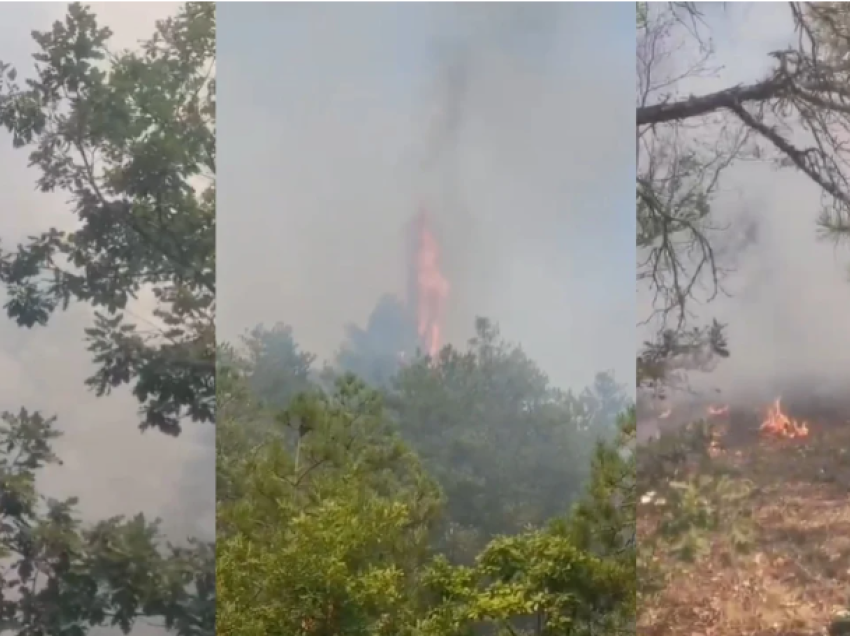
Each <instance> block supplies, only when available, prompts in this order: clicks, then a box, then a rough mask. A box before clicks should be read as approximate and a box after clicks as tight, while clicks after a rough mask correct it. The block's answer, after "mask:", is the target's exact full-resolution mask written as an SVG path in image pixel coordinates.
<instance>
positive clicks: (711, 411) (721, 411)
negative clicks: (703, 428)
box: [706, 404, 729, 417]
mask: <svg viewBox="0 0 850 636" xmlns="http://www.w3.org/2000/svg"><path fill="white" fill-rule="evenodd" d="M706 413H708V415H709V416H710V417H724V416H726V415H729V405H728V404H726V405H724V406H711V405H710V406H709V407H708V408H707V409H706Z"/></svg>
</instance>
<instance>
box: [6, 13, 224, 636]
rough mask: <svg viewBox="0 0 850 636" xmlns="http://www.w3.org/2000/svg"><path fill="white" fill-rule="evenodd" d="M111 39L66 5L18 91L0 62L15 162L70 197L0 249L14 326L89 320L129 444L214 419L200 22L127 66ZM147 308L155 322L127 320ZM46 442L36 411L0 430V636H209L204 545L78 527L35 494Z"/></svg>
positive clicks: (194, 16) (211, 30)
mask: <svg viewBox="0 0 850 636" xmlns="http://www.w3.org/2000/svg"><path fill="white" fill-rule="evenodd" d="M110 36H111V33H110V31H109V29H107V28H104V27H101V26H99V24H98V22H97V19H96V16H95V14H94V13H93V12H92V11H91V9H89V8H87V7H85V6H83V5H80V4H77V3H74V4H71V5H69V8H68V12H67V15H66V17H65V19H64V20H62V21H57V22H56V23H54V25H53V27H52V29H50V30H49V31H45V32H34V33H33V38H34V39H35V41H36V44H37V46H38V52H37V53H36V54H35V55H34V60H35V65H34V73H32V74H30V76H29V77H26V78H25V79H19V76H18V73H17V71H16V69H14V68H12V67H10V66H9V65H8V64H4V63H2V62H0V124H1V125H2V126H3V127H4V128H5V129H6V130H7V131H8V132H9V133H10V135H11V142H12V145H13V146H14V147H15V148H22V149H28V150H29V160H30V165H31V166H32V167H34V168H35V169H36V170H37V171H38V172H39V174H40V176H39V177H38V179H37V186H38V188H39V189H40V190H41V191H42V192H61V193H63V194H65V195H67V200H68V204H69V206H70V210H71V214H70V215H69V218H68V219H67V220H66V221H65V222H64V223H63V224H62V225H63V227H64V228H66V229H58V228H49V229H45V230H44V231H42V232H40V233H38V234H37V235H35V236H32V237H29V238H27V239H26V240H25V241H23V242H22V243H20V244H18V245H17V247H15V248H10V246H9V245H10V243H12V242H11V241H5V245H4V246H3V249H2V250H0V281H2V283H3V284H4V285H5V291H6V298H7V301H6V305H5V309H6V311H7V314H8V316H9V317H10V318H11V319H13V320H15V321H16V322H17V323H18V324H19V325H21V326H24V327H28V328H34V327H38V326H43V325H46V324H47V323H48V322H49V320H50V317H51V315H52V314H53V312H54V311H56V310H57V309H59V308H67V307H68V305H69V304H70V303H71V302H81V303H85V304H87V305H89V306H91V307H94V308H95V310H96V313H95V319H94V323H93V324H92V325H91V326H90V327H89V328H88V329H86V332H85V338H86V340H87V342H88V345H89V351H90V352H91V354H92V358H93V361H94V362H95V364H96V365H97V370H96V372H95V374H94V375H93V376H92V377H91V378H89V379H88V380H87V385H88V386H89V387H90V388H92V389H94V390H95V392H96V393H97V394H98V395H105V394H107V393H109V391H110V390H111V389H112V388H114V387H118V386H121V385H124V384H132V389H133V393H134V395H135V397H136V398H137V400H138V402H139V404H140V406H141V410H142V413H143V421H142V428H149V427H153V428H156V429H159V430H161V431H163V432H166V433H169V434H175V435H176V434H177V433H179V431H180V424H181V420H185V419H186V418H190V419H193V420H197V421H202V422H212V421H213V420H214V418H215V403H214V398H215V396H214V375H213V374H214V370H215V369H214V355H215V351H214V305H215V261H214V256H215V244H214V237H215V184H214V176H215V130H214V122H215V80H214V61H215V58H214V55H215V10H214V6H213V5H210V4H200V3H197V4H193V3H189V4H187V5H184V6H183V7H182V8H181V9H180V10H179V12H178V13H177V15H176V16H175V17H173V18H169V19H167V20H163V21H161V22H159V23H158V24H157V27H156V33H155V34H154V35H153V37H152V38H150V39H149V40H148V41H147V42H146V43H144V44H143V46H142V49H141V51H138V52H130V51H120V52H116V51H111V50H110V49H109V40H110ZM12 212H14V211H12ZM18 213H22V212H20V211H18ZM67 228H73V229H67ZM144 294H148V295H150V296H151V297H152V298H153V300H154V304H155V309H154V318H153V320H145V319H142V318H140V317H139V316H135V315H134V314H133V313H132V312H131V310H130V309H129V308H128V304H129V303H130V301H131V300H135V299H137V298H139V297H141V296H142V295H144ZM128 317H129V318H130V319H128ZM140 322H144V325H142V324H138V323H140ZM154 323H158V324H154ZM147 327H150V328H151V329H150V330H148V329H147ZM58 436H59V433H58V431H57V430H56V429H55V427H54V419H52V418H45V417H43V416H42V415H40V414H39V413H37V412H35V413H33V412H29V411H27V410H26V409H21V410H20V411H18V412H17V413H6V414H4V415H3V416H2V418H0V559H2V560H3V565H4V571H3V575H2V579H0V582H2V584H3V585H2V590H0V629H2V630H4V631H10V632H12V633H15V634H21V635H22V636H23V635H38V634H69V635H77V634H79V635H82V634H86V633H88V632H89V631H90V630H92V629H94V628H97V627H105V626H113V627H116V628H119V629H121V630H122V631H124V632H125V633H127V632H129V631H130V630H131V629H133V627H134V626H135V625H137V624H138V623H139V621H140V620H141V619H151V618H154V619H158V621H159V624H160V625H161V626H162V627H163V628H165V629H168V630H170V631H173V632H175V633H178V634H181V635H186V636H200V635H210V634H212V633H214V631H215V623H214V621H215V610H214V607H215V573H214V558H215V555H214V549H213V546H212V544H210V543H203V542H198V541H194V540H190V541H188V542H184V544H183V545H180V546H172V545H169V544H168V543H167V542H166V540H165V537H164V536H163V535H162V533H161V532H160V530H159V524H158V522H150V521H147V520H146V519H145V518H144V517H143V516H142V515H138V516H135V517H133V518H130V519H125V518H122V517H115V518H111V519H106V520H103V521H100V522H97V523H94V524H87V523H83V522H82V521H81V520H80V519H79V515H78V512H77V510H76V504H77V499H76V498H72V499H68V500H65V501H55V500H51V499H49V498H47V497H45V496H44V495H42V494H41V493H40V491H39V490H38V477H39V473H40V471H41V470H42V469H43V468H45V467H46V466H48V465H51V464H53V465H58V464H60V463H61V462H60V460H59V458H58V457H57V456H56V455H55V454H54V452H53V450H52V442H53V441H54V440H55V439H56V438H57V437H58Z"/></svg>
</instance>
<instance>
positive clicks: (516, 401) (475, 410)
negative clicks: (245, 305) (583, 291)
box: [217, 300, 635, 636]
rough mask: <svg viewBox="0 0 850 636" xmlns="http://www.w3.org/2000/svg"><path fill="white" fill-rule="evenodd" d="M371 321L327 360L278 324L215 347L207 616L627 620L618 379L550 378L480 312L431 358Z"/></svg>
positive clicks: (409, 628)
mask: <svg viewBox="0 0 850 636" xmlns="http://www.w3.org/2000/svg"><path fill="white" fill-rule="evenodd" d="M388 303H389V301H387V300H385V301H384V302H383V303H379V306H378V310H377V311H378V313H380V312H381V308H382V307H383V311H386V307H387V305H388ZM373 317H374V316H373ZM385 324H386V322H382V321H380V320H378V321H374V320H373V321H370V325H371V328H367V329H365V330H363V329H356V328H355V329H352V330H351V331H350V332H349V340H348V341H347V342H345V343H344V345H343V346H342V347H340V350H339V353H338V355H337V356H336V359H335V360H333V361H332V363H326V364H325V365H323V366H322V367H319V366H318V365H317V361H316V359H315V357H314V356H312V355H311V354H310V353H308V352H305V351H302V350H301V348H300V347H299V345H298V343H297V341H296V339H295V336H294V334H293V332H292V330H291V329H290V328H289V327H287V326H286V325H284V324H278V325H275V326H273V327H271V328H267V327H263V326H258V327H256V328H255V329H253V330H251V331H250V332H249V333H247V334H246V335H245V336H244V337H243V339H242V340H241V342H238V343H235V344H232V345H222V346H221V347H220V348H219V351H218V364H219V373H218V386H217V391H218V405H219V413H220V417H219V421H218V457H217V493H218V501H219V504H218V511H217V542H218V543H217V582H218V624H217V631H218V633H220V634H233V635H236V634H245V635H249V634H252V635H253V634H257V635H259V634H266V633H281V634H303V635H305V636H306V635H308V634H315V635H331V634H333V635H335V636H343V635H352V636H353V635H367V634H368V635H378V634H387V635H389V634H393V635H403V634H409V635H414V634H416V635H423V636H424V635H426V634H434V635H435V636H436V635H438V634H439V635H440V636H449V635H451V634H457V635H462V634H540V635H544V634H546V635H550V636H554V635H565V634H591V633H593V634H601V633H611V634H613V633H618V632H620V631H622V630H630V629H634V615H635V606H634V603H635V543H634V541H635V537H634V521H635V519H634V510H635V508H634V495H635V480H634V456H633V453H632V448H633V440H634V425H635V420H634V411H633V409H631V408H630V404H629V399H628V398H627V394H626V392H625V391H624V390H623V388H622V387H619V386H618V385H617V384H616V383H615V381H614V380H613V379H612V378H611V377H610V376H609V375H607V374H604V373H601V374H599V375H598V376H597V378H596V381H595V383H594V384H593V386H592V387H589V388H587V389H585V390H583V391H581V392H580V393H573V392H570V391H563V390H560V389H558V388H556V387H554V386H552V385H551V384H550V383H549V381H548V379H547V377H546V375H545V374H544V373H543V372H542V371H541V370H540V369H539V368H538V367H537V366H536V365H535V363H534V362H533V361H532V360H530V359H529V358H528V357H527V356H526V355H525V354H524V353H523V351H522V349H521V348H520V347H519V346H516V345H513V344H510V343H508V342H507V341H506V340H505V339H503V338H502V336H501V335H500V333H499V330H498V328H497V326H496V325H495V324H494V323H492V322H491V321H488V320H486V319H478V320H477V321H476V324H475V336H474V337H473V338H472V339H470V341H469V342H468V345H467V346H466V347H465V348H462V349H461V348H455V347H453V346H445V347H443V348H442V350H441V351H440V352H439V354H438V355H437V356H436V357H435V358H434V359H432V358H431V357H430V356H424V355H418V356H409V357H408V356H405V357H404V358H400V357H396V356H389V355H386V351H387V350H386V345H387V344H389V343H390V342H391V341H392V338H391V335H392V333H393V330H383V331H382V330H380V329H377V328H376V327H375V325H385ZM396 333H397V332H396ZM381 334H385V335H384V337H383V340H382V338H381ZM386 334H390V338H389V339H387V336H386ZM358 335H360V336H361V337H359V338H358V337H356V336H358ZM351 336H355V337H354V338H351ZM364 336H367V337H364ZM354 370H357V371H358V372H359V374H360V375H357V374H355V373H354V372H353V371H354Z"/></svg>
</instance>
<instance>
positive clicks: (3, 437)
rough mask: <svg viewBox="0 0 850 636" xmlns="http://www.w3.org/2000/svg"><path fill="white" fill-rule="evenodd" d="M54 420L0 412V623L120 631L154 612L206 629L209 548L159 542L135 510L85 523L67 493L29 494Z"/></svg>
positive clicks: (52, 460)
mask: <svg viewBox="0 0 850 636" xmlns="http://www.w3.org/2000/svg"><path fill="white" fill-rule="evenodd" d="M54 424H55V419H53V418H45V417H44V416H42V415H40V414H39V413H30V412H27V411H26V410H21V411H20V412H18V413H16V414H12V413H3V414H2V417H0V448H2V449H3V453H2V454H0V558H2V559H3V560H4V561H6V563H7V567H8V569H6V571H5V573H4V576H3V591H2V593H0V625H2V627H3V629H4V630H10V631H12V632H13V633H16V634H21V635H22V636H23V635H25V634H59V633H62V634H80V635H82V634H85V633H87V632H88V631H89V630H90V629H91V628H94V627H100V626H115V627H118V628H120V629H121V630H122V631H124V632H125V633H128V632H129V631H130V630H131V628H132V627H133V626H134V624H135V623H136V621H137V619H138V618H140V617H148V618H151V617H155V618H159V619H161V620H162V623H163V625H164V626H165V627H166V628H168V629H170V630H173V631H174V632H175V633H177V634H180V635H181V636H201V635H210V634H213V633H215V615H214V607H215V577H214V571H213V562H214V558H215V555H214V551H213V549H212V547H211V546H210V545H204V544H200V543H196V542H190V544H189V545H188V546H187V547H182V548H181V547H170V546H168V545H166V544H165V543H164V540H163V537H162V535H161V533H160V531H159V528H158V523H157V522H154V523H150V522H148V521H146V520H145V518H144V517H143V516H142V515H137V516H136V517H134V518H132V519H124V518H121V517H115V518H112V519H107V520H104V521H101V522H99V523H96V524H94V525H85V524H82V523H81V522H80V520H79V519H78V518H77V516H76V514H75V506H76V503H77V500H76V499H68V500H65V501H56V500H51V499H47V498H45V497H43V496H41V495H39V494H38V491H37V489H36V479H37V477H38V471H39V470H41V469H42V468H43V467H45V466H46V465H49V464H56V463H59V459H58V458H57V457H56V455H55V454H54V453H53V451H52V449H51V443H52V441H53V440H54V439H56V438H57V437H58V436H59V435H60V434H59V432H58V431H56V429H55V427H54Z"/></svg>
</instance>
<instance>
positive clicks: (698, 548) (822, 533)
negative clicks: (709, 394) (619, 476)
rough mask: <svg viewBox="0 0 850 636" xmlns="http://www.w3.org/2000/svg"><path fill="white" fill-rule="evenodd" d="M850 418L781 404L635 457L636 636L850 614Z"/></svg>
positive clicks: (804, 626) (757, 628)
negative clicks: (799, 413) (791, 412)
mask: <svg viewBox="0 0 850 636" xmlns="http://www.w3.org/2000/svg"><path fill="white" fill-rule="evenodd" d="M848 419H850V411H848V412H846V417H845V418H844V419H843V421H842V419H841V418H838V417H836V416H835V415H834V414H833V415H831V416H830V417H828V418H823V417H820V418H818V417H811V418H805V420H806V421H804V420H803V419H798V420H794V419H793V418H791V417H789V416H787V415H786V414H785V412H784V411H783V410H782V406H781V403H780V402H779V401H778V400H777V402H776V403H774V404H773V405H772V406H771V407H770V408H769V409H768V410H765V409H762V410H761V415H759V414H757V413H752V412H750V413H747V412H736V410H735V409H732V410H731V412H727V413H726V414H725V415H724V417H723V421H718V422H714V423H713V424H705V423H702V424H697V425H694V426H692V427H688V428H687V429H686V430H684V431H681V432H679V433H677V434H672V433H671V434H667V435H664V436H663V437H662V439H660V440H658V441H655V442H652V443H650V444H648V445H647V446H645V447H642V448H641V450H639V453H640V455H639V459H640V461H639V465H638V471H639V480H640V482H641V487H642V489H643V491H644V493H645V494H644V496H643V498H642V499H641V503H640V504H639V506H640V508H639V510H638V538H639V541H640V546H641V551H640V563H639V566H640V571H641V572H642V574H641V598H640V599H639V607H641V611H642V614H641V617H640V620H639V632H640V633H641V634H646V635H652V636H654V635H656V634H657V635H659V636H660V635H661V634H664V635H665V636H668V635H669V636H678V635H682V636H694V635H702V636H713V635H717V636H747V635H758V636H767V635H777V636H778V635H780V634H781V635H786V636H788V635H795V636H803V635H805V636H809V635H812V636H813V635H815V634H824V633H826V630H827V628H829V627H830V625H833V629H834V625H835V623H834V620H835V618H836V616H837V615H839V613H840V612H841V611H843V610H846V609H848V607H850V422H848V421H847V420H848ZM834 633H839V632H834ZM840 633H842V634H843V633H850V631H848V632H840Z"/></svg>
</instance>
